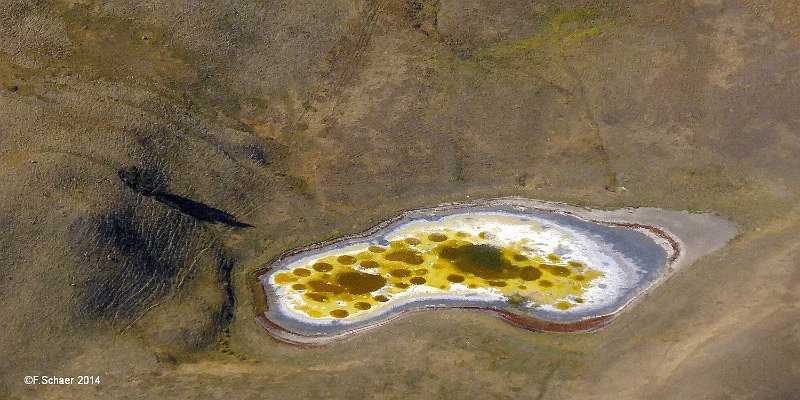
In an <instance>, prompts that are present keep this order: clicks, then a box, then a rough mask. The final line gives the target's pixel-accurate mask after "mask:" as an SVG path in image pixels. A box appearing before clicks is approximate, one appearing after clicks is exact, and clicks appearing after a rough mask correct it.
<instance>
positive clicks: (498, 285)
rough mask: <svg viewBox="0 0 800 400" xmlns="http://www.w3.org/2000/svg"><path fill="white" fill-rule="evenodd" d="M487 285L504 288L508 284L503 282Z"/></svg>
mask: <svg viewBox="0 0 800 400" xmlns="http://www.w3.org/2000/svg"><path fill="white" fill-rule="evenodd" d="M486 283H488V284H489V285H490V286H494V287H504V286H506V283H505V282H503V281H486Z"/></svg>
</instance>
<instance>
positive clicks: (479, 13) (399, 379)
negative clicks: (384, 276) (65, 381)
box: [0, 0, 800, 399]
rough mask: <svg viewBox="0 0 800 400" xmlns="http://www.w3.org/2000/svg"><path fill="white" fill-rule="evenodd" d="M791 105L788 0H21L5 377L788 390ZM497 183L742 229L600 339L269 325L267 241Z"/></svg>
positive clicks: (794, 44)
mask: <svg viewBox="0 0 800 400" xmlns="http://www.w3.org/2000/svg"><path fill="white" fill-rule="evenodd" d="M798 104H800V2H798V1H796V0H773V1H768V0H737V1H723V0H694V1H683V0H677V1H650V2H637V1H627V0H616V1H611V0H605V1H566V0H564V1H515V0H438V1H436V0H408V1H400V0H331V1H319V2H308V1H303V0H299V1H286V0H283V1H268V0H231V1H226V2H217V1H209V0H138V1H134V2H131V1H123V0H6V1H4V2H3V4H2V7H0V187H2V190H0V227H1V228H2V229H0V326H2V330H3V334H2V335H0V398H12V399H16V398H91V397H95V398H130V399H135V398H173V397H189V398H192V397H199V396H202V397H204V398H224V399H231V398H317V397H323V396H324V397H326V398H376V399H377V398H380V399H393V398H404V399H405V398H409V397H410V398H437V399H438V398H441V399H448V398H454V399H456V398H458V399H461V398H487V399H503V398H530V399H562V398H582V399H606V398H612V397H613V398H619V399H629V398H630V399H636V398H648V399H690V398H704V399H740V398H745V399H762V398H763V399H774V398H781V399H790V398H796V397H797V396H798V393H800V362H799V361H798V360H800V307H799V306H800V112H798V111H799V110H798ZM501 196H521V197H527V198H533V199H541V200H548V201H559V202H565V203H569V204H574V205H587V206H591V207H593V208H604V209H616V208H619V207H637V206H647V207H659V208H666V209H675V210H689V211H697V212H712V213H717V214H719V215H720V216H723V217H724V218H727V219H730V220H732V221H734V222H736V223H737V224H738V225H739V227H740V233H739V235H738V236H737V237H736V238H735V239H734V240H733V241H732V242H731V243H730V244H729V245H728V246H727V247H726V248H724V249H722V250H721V251H719V252H717V253H714V254H712V255H710V256H707V257H704V258H702V259H701V260H699V261H698V262H696V263H694V264H693V265H691V266H688V267H687V268H686V269H685V270H684V271H683V272H681V273H680V274H678V275H676V276H674V277H672V278H671V279H670V280H669V281H667V282H666V283H665V284H664V285H662V286H661V287H659V288H658V289H656V290H655V291H654V292H652V293H650V294H649V295H648V296H647V298H646V299H645V300H644V301H642V302H641V303H640V304H638V305H636V306H635V307H634V308H632V309H629V310H627V311H626V312H625V313H624V314H623V315H621V316H620V317H619V319H617V320H616V321H615V322H614V323H613V324H611V325H610V326H608V327H607V328H605V329H603V330H602V331H600V332H596V333H588V334H566V335H565V334H544V333H540V334H536V333H531V332H527V331H524V330H521V329H517V328H514V327H512V326H509V325H507V324H505V323H503V322H502V321H500V320H497V319H496V318H493V317H491V316H487V315H483V314H477V313H469V312H459V311H452V312H436V313H428V314H416V315H414V316H412V317H409V318H404V319H402V320H399V321H395V322H393V323H391V324H387V325H386V326H383V327H381V328H379V329H376V330H375V331H374V332H371V333H370V334H368V335H364V336H360V337H358V338H355V339H353V340H351V341H348V342H345V343H342V344H338V345H336V346H331V347H325V348H319V349H301V348H296V347H291V346H287V345H285V344H281V343H277V342H275V341H274V340H272V339H271V338H270V337H269V335H267V334H266V332H265V331H264V330H263V329H262V328H261V327H260V326H259V325H258V324H257V323H256V322H255V320H254V316H255V311H254V307H253V291H252V282H253V273H254V272H255V271H257V270H258V269H260V268H263V267H264V265H265V263H267V262H268V261H269V260H271V259H272V258H274V257H275V256H277V255H279V254H280V253H282V252H284V251H286V250H288V249H290V248H294V247H298V246H304V245H307V244H310V243H314V242H318V241H322V240H326V239H331V238H335V237H338V236H341V235H345V234H350V233H354V232H359V231H363V230H365V229H367V228H369V227H370V226H372V225H374V224H376V223H378V222H380V221H382V220H385V219H387V218H390V217H392V216H394V215H397V214H399V213H400V212H402V211H405V210H409V209H413V208H421V207H430V206H432V205H436V204H438V203H442V202H451V201H463V200H473V199H480V198H495V197H501ZM26 375H51V376H53V375H55V376H78V375H98V376H100V377H101V384H99V385H85V386H81V385H71V386H45V385H25V384H24V383H23V377H24V376H26Z"/></svg>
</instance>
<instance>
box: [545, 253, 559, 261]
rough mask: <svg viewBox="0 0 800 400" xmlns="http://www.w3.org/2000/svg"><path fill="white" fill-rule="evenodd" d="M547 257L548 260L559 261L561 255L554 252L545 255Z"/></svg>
mask: <svg viewBox="0 0 800 400" xmlns="http://www.w3.org/2000/svg"><path fill="white" fill-rule="evenodd" d="M547 259H548V260H550V261H553V262H559V261H561V257H559V256H558V254H555V253H550V254H548V255H547Z"/></svg>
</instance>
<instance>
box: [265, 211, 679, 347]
mask: <svg viewBox="0 0 800 400" xmlns="http://www.w3.org/2000/svg"><path fill="white" fill-rule="evenodd" d="M512 201H513V200H512ZM512 204H513V203H512ZM480 205H487V206H489V205H494V204H493V203H492V202H488V203H483V204H481V203H478V204H476V203H467V204H464V203H460V204H458V203H454V204H446V205H442V206H440V207H436V208H432V209H427V210H424V211H453V210H459V209H470V208H474V207H476V206H480ZM499 205H506V206H507V205H510V204H508V203H501V204H499ZM552 206H557V205H551V207H552ZM525 207H526V209H528V210H531V211H537V212H550V213H558V214H563V215H569V216H572V217H574V218H578V219H580V220H583V221H586V222H592V223H596V224H601V225H606V226H618V227H626V228H632V229H636V230H640V231H646V232H648V233H649V234H650V235H652V236H656V237H658V238H660V239H662V240H663V241H664V242H665V243H666V244H668V245H669V250H671V251H669V253H670V254H668V258H667V265H666V270H665V273H664V274H663V275H664V276H666V275H667V274H668V273H670V272H672V269H673V267H674V265H673V264H674V263H675V261H676V260H678V259H679V257H680V256H681V255H682V253H681V251H682V249H681V247H680V244H679V243H678V241H677V240H675V239H674V238H673V237H672V236H670V235H669V234H668V233H667V232H666V231H665V230H664V229H662V228H660V227H656V226H651V225H646V224H642V223H635V222H619V221H605V220H599V219H593V218H587V217H584V216H581V215H579V214H578V213H575V212H572V211H570V210H564V209H560V208H555V209H553V208H549V207H537V206H531V205H525ZM420 211H423V210H411V211H407V212H405V213H402V214H400V215H397V216H396V217H394V218H391V219H389V220H386V221H384V222H382V223H380V224H378V225H376V226H374V227H372V228H370V229H368V230H366V231H364V232H361V233H358V234H354V235H349V236H344V237H340V238H336V239H332V240H328V241H324V242H320V243H316V244H312V245H309V246H304V247H300V248H296V249H292V250H289V251H287V252H285V253H283V254H281V255H280V256H278V257H276V258H275V259H274V260H272V261H271V262H270V263H269V264H270V265H273V264H277V263H279V262H280V261H282V260H284V259H286V258H289V257H291V256H294V255H297V254H300V253H303V252H306V251H310V250H317V249H320V248H323V247H328V246H331V245H335V244H337V243H340V242H343V241H346V240H352V239H362V238H367V237H370V236H372V235H374V234H375V233H377V232H378V231H380V230H382V229H384V228H387V227H389V226H391V225H392V224H394V223H395V222H397V221H400V220H403V219H405V218H406V217H408V216H409V215H412V214H416V213H419V212H420ZM456 236H458V233H456ZM436 239H439V237H436ZM443 239H444V238H443ZM431 240H432V239H431ZM408 244H411V245H414V243H408ZM473 247H477V246H473ZM387 250H390V249H387V248H384V247H379V246H370V247H369V251H370V252H372V253H381V254H380V256H382V257H384V258H386V259H390V260H391V259H398V260H401V261H403V262H406V263H408V264H412V265H416V264H421V262H420V260H419V259H418V257H419V258H420V259H421V257H420V256H419V255H418V253H417V252H416V251H414V250H411V249H402V250H398V249H391V250H390V251H388V252H387ZM477 250H478V253H481V254H478V256H479V257H480V256H486V257H489V258H491V256H492V254H491V253H492V252H491V250H490V249H483V248H478V249H477ZM484 250H485V251H484ZM469 251H475V248H473V249H471V250H469ZM462 252H463V249H462ZM482 253H486V254H482ZM450 256H452V257H451V258H454V259H458V257H459V256H460V254H459V251H458V250H456V251H454V252H453V253H452V254H450ZM553 256H555V255H553ZM467 258H469V257H467ZM554 258H557V257H554ZM554 258H551V261H554V262H555V261H558V259H554ZM342 261H344V262H342ZM490 261H491V260H490ZM515 261H523V260H522V259H519V260H515ZM340 262H341V263H342V264H352V263H355V262H356V260H355V259H354V258H352V259H351V258H349V257H348V258H347V259H343V260H340ZM363 266H365V267H367V266H366V265H363ZM463 266H464V267H465V270H466V271H468V272H471V273H474V272H475V271H473V267H474V266H473V265H466V264H464V265H463ZM490 267H491V268H490V269H489V270H485V271H484V270H481V271H477V270H476V271H477V272H481V273H485V275H487V276H485V278H492V277H494V276H502V275H503V273H504V272H505V271H506V270H507V268H506V267H507V266H505V265H504V264H503V265H500V264H498V265H494V264H492V265H490ZM494 267H496V268H494ZM542 267H543V268H546V269H548V272H551V273H553V274H554V275H562V274H569V273H570V271H569V269H567V268H564V267H562V266H555V265H547V264H545V265H542ZM268 272H269V269H262V270H259V271H256V272H255V274H254V276H255V279H254V284H253V290H254V292H255V297H254V303H255V309H256V313H257V316H256V319H257V321H258V322H259V323H260V324H261V325H262V326H263V327H264V328H265V329H266V330H267V331H268V332H269V333H270V334H271V335H272V336H273V337H274V338H275V339H276V340H278V341H281V342H286V343H291V344H295V345H300V346H305V347H313V346H322V345H328V344H332V343H335V342H339V341H342V340H345V339H347V338H349V337H351V336H354V335H356V334H358V333H361V332H364V331H366V330H369V329H371V328H374V327H378V326H381V325H383V324H385V323H388V322H389V321H392V320H394V319H396V318H398V317H401V316H405V315H409V314H412V313H414V312H418V311H431V310H443V309H461V310H478V311H483V312H490V313H492V314H495V315H497V316H499V317H500V318H502V319H503V320H505V321H507V322H508V323H510V324H512V325H515V326H518V327H520V328H523V329H526V330H530V331H537V332H587V331H593V330H596V329H599V328H602V327H603V326H605V325H607V324H608V323H609V322H610V321H611V320H612V319H613V318H614V317H615V316H616V315H617V314H619V312H620V311H621V310H623V309H625V306H626V305H627V304H629V303H630V302H632V301H633V299H634V298H637V297H638V296H639V295H641V293H642V292H644V291H647V290H648V288H645V289H644V290H643V291H642V292H640V293H638V294H637V295H636V296H634V298H632V299H631V300H629V301H628V302H627V303H626V305H623V306H622V307H620V308H619V309H618V310H617V311H616V312H614V313H612V314H608V315H601V316H596V317H589V318H585V319H581V320H579V321H574V322H555V321H547V320H544V319H541V318H537V317H534V316H530V315H523V314H519V313H515V312H511V311H508V310H504V309H498V308H495V307H490V308H487V307H480V306H421V307H418V308H412V309H405V310H401V311H399V312H397V313H396V314H393V315H388V316H386V317H385V318H384V319H382V320H380V321H379V322H376V323H374V324H370V325H366V326H359V327H356V328H353V329H351V330H348V331H345V332H342V333H338V334H332V335H329V336H325V337H317V336H313V337H312V336H306V335H302V334H299V333H296V332H291V331H289V330H287V329H285V328H283V327H281V326H280V325H278V324H276V323H274V322H272V321H270V320H269V319H268V318H267V316H266V313H267V310H268V305H267V299H266V293H265V291H264V287H263V284H262V282H261V280H260V278H261V277H262V276H264V275H266V274H267V273H268ZM393 272H394V271H393ZM397 272H399V273H398V275H401V276H402V277H407V276H409V275H407V274H404V273H403V272H405V271H402V272H401V271H397ZM415 272H416V271H415ZM392 275H393V276H398V275H395V274H394V273H393V274H392ZM522 275H524V276H523V278H527V279H525V280H530V281H536V280H537V279H538V278H539V277H540V276H541V270H539V269H536V271H533V270H524V273H523V274H522ZM454 279H457V278H455V277H454ZM412 283H415V282H413V280H412ZM488 283H489V284H490V285H491V284H492V282H488ZM547 283H550V284H551V285H552V283H551V282H546V281H543V280H539V281H538V284H539V285H542V284H545V285H546V284H547ZM396 284H397V283H396ZM399 284H401V285H407V284H406V283H405V282H400V283H399ZM337 286H338V285H337ZM378 297H381V296H376V297H375V298H374V300H376V301H379V302H380V301H388V299H385V298H382V299H378ZM365 304H368V303H365ZM337 318H343V317H337Z"/></svg>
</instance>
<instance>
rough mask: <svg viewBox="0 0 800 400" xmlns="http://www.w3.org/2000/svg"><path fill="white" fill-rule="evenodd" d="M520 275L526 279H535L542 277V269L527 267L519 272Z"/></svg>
mask: <svg viewBox="0 0 800 400" xmlns="http://www.w3.org/2000/svg"><path fill="white" fill-rule="evenodd" d="M519 277H520V278H522V279H523V280H526V281H535V280H537V279H539V278H541V277H542V270H540V269H539V268H536V267H530V266H529V267H525V268H523V269H522V271H520V272H519Z"/></svg>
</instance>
